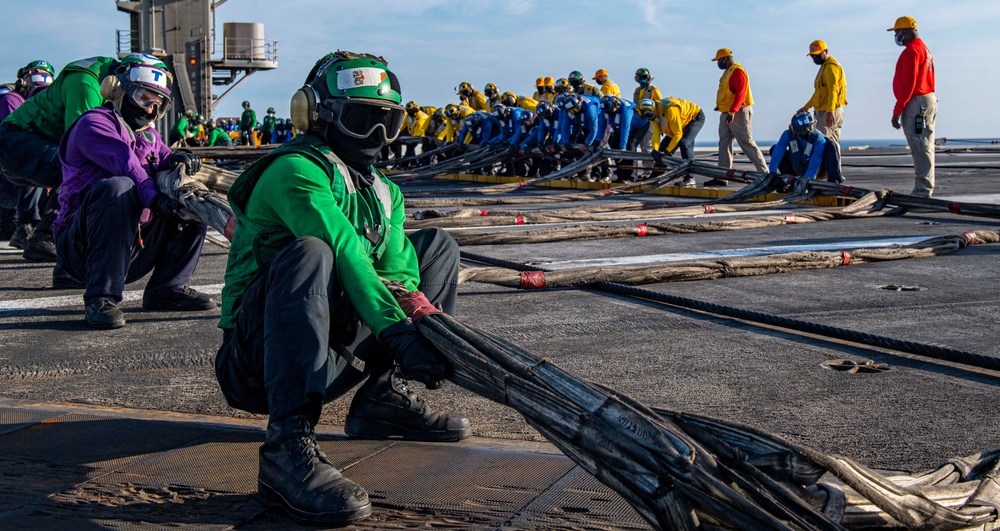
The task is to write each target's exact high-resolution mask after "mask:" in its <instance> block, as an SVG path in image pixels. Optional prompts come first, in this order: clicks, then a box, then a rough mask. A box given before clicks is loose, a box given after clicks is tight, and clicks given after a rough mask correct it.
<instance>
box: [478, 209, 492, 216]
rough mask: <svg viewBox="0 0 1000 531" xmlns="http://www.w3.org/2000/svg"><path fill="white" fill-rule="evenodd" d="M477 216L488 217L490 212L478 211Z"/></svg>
mask: <svg viewBox="0 0 1000 531" xmlns="http://www.w3.org/2000/svg"><path fill="white" fill-rule="evenodd" d="M479 215H480V216H488V215H490V211H489V210H480V211H479Z"/></svg>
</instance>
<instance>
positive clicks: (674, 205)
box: [667, 201, 677, 208]
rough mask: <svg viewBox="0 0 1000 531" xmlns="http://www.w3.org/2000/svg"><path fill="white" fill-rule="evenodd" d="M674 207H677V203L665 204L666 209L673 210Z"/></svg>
mask: <svg viewBox="0 0 1000 531" xmlns="http://www.w3.org/2000/svg"><path fill="white" fill-rule="evenodd" d="M676 206H677V203H674V202H673V201H670V202H668V203H667V208H674V207H676Z"/></svg>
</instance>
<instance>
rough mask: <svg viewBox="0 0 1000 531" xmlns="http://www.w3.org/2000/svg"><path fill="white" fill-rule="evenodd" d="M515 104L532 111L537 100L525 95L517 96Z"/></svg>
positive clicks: (536, 105)
mask: <svg viewBox="0 0 1000 531" xmlns="http://www.w3.org/2000/svg"><path fill="white" fill-rule="evenodd" d="M517 106H518V107H520V108H522V109H526V110H529V111H534V110H535V107H538V100H537V99H535V98H529V97H527V96H518V97H517Z"/></svg>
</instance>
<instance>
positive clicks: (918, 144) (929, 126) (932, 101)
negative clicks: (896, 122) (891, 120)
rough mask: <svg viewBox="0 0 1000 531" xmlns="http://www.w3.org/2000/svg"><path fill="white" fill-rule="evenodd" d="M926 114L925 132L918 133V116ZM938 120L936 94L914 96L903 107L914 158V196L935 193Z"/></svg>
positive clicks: (906, 132) (904, 128)
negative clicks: (935, 146)
mask: <svg viewBox="0 0 1000 531" xmlns="http://www.w3.org/2000/svg"><path fill="white" fill-rule="evenodd" d="M921 111H923V113H924V130H923V132H922V133H919V134H918V133H917V132H916V121H917V115H918V114H920V113H921ZM936 118H937V97H936V96H934V93H930V94H924V95H922V96H914V97H913V98H911V99H910V101H909V102H907V104H906V107H903V116H902V119H901V122H902V125H903V134H904V135H906V143H907V144H909V145H910V155H911V156H912V157H913V172H914V173H916V175H917V177H916V180H915V181H914V183H913V192H912V193H913V195H916V196H921V197H930V196H931V195H932V194H933V193H934V120H935V119H936Z"/></svg>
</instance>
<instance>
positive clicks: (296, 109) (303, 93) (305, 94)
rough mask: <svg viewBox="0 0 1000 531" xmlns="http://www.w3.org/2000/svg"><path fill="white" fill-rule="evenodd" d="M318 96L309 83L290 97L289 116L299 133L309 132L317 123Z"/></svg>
mask: <svg viewBox="0 0 1000 531" xmlns="http://www.w3.org/2000/svg"><path fill="white" fill-rule="evenodd" d="M318 106H319V94H318V93H317V92H316V89H315V88H313V86H312V83H309V84H307V85H305V86H303V87H302V88H300V89H299V90H297V91H295V94H293V95H292V101H291V104H290V105H289V116H290V117H291V118H290V119H291V120H292V125H294V126H295V128H296V129H298V130H299V131H310V130H312V128H313V126H314V125H316V124H317V123H318V122H319V109H318Z"/></svg>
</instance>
